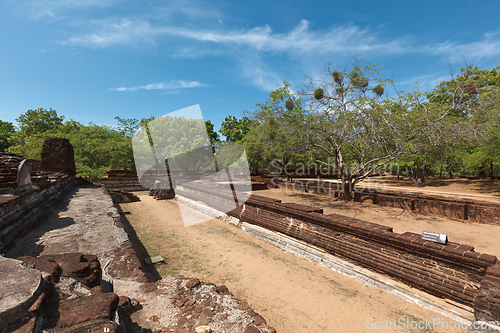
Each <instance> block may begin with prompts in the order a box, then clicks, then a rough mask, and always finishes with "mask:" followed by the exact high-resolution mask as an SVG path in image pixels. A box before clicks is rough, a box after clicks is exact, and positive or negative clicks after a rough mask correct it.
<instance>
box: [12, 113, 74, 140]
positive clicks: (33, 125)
mask: <svg viewBox="0 0 500 333" xmlns="http://www.w3.org/2000/svg"><path fill="white" fill-rule="evenodd" d="M63 120H64V116H58V115H57V112H56V110H52V108H51V109H50V110H48V111H47V110H45V109H43V108H38V109H35V110H31V109H30V110H28V111H26V112H25V113H23V114H21V115H20V116H19V117H18V118H16V121H17V123H18V124H19V128H20V130H21V133H22V135H23V137H30V136H32V135H35V134H38V133H43V132H45V131H48V130H50V129H55V128H57V126H59V125H61V124H62V123H63Z"/></svg>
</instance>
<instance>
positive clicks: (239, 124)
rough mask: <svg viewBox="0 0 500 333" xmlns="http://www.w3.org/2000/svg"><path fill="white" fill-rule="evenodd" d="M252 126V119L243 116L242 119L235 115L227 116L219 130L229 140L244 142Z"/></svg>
mask: <svg viewBox="0 0 500 333" xmlns="http://www.w3.org/2000/svg"><path fill="white" fill-rule="evenodd" d="M251 127H252V119H250V118H249V117H246V116H244V117H242V118H241V119H238V118H236V117H235V116H226V118H225V119H224V121H223V122H222V124H221V129H220V130H219V132H220V133H221V134H222V135H224V136H225V137H226V141H229V142H243V138H244V137H245V135H246V134H247V133H248V131H250V128H251Z"/></svg>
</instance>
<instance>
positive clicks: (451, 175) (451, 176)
mask: <svg viewBox="0 0 500 333" xmlns="http://www.w3.org/2000/svg"><path fill="white" fill-rule="evenodd" d="M448 171H449V173H450V178H453V174H452V173H451V168H450V167H448Z"/></svg>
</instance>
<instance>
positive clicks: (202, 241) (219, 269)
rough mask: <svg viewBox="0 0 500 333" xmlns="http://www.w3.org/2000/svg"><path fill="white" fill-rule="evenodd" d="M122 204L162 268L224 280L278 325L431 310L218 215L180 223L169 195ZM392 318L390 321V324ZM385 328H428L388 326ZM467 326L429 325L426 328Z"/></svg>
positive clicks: (340, 325) (345, 325)
mask: <svg viewBox="0 0 500 333" xmlns="http://www.w3.org/2000/svg"><path fill="white" fill-rule="evenodd" d="M138 195H139V196H140V198H141V200H142V201H141V202H136V203H128V204H121V207H122V209H123V210H124V211H128V212H129V214H126V216H127V218H128V219H129V221H130V223H131V224H132V226H133V227H134V228H135V230H136V232H137V234H138V236H139V238H140V240H141V242H142V243H143V244H144V246H145V247H146V249H147V251H148V253H144V255H145V256H154V255H161V256H163V257H164V258H165V259H166V261H167V264H164V265H162V266H158V271H159V272H160V274H161V275H162V276H170V275H177V274H181V275H185V276H196V277H199V278H200V279H202V280H204V281H205V282H212V283H216V284H225V285H227V286H228V287H229V289H230V291H231V292H233V293H234V294H235V296H236V297H239V298H242V299H245V300H247V301H248V302H249V303H250V305H251V306H252V307H253V308H254V309H255V311H257V312H258V313H260V314H261V315H262V316H263V317H264V318H266V319H267V321H268V324H269V325H271V326H273V327H275V328H276V329H277V330H278V332H281V333H283V332H372V331H379V330H373V329H368V328H369V327H368V326H367V321H368V323H374V322H375V321H380V322H383V321H391V320H392V321H395V320H398V319H399V318H403V321H406V319H409V320H414V321H415V320H416V321H418V320H425V319H427V320H429V321H432V320H433V318H439V319H440V320H446V321H448V322H451V320H450V319H448V318H444V317H442V316H440V315H439V314H437V313H434V312H432V311H429V310H426V309H423V308H421V307H419V306H417V305H415V304H412V303H409V302H406V301H404V300H402V299H400V298H399V297H396V296H393V295H391V294H388V293H386V292H383V291H380V290H379V289H376V288H373V287H370V286H367V285H364V284H361V283H359V282H357V281H355V280H354V279H352V278H350V277H347V276H344V275H341V274H339V273H336V272H333V271H331V270H329V269H327V268H324V267H322V266H319V265H316V264H313V263H311V262H309V261H306V260H303V259H299V258H297V257H295V256H294V255H292V254H289V253H287V252H284V251H282V250H280V249H279V248H276V247H274V246H272V245H270V244H267V243H265V242H263V241H260V240H258V239H256V238H253V237H251V236H249V235H247V234H246V233H244V232H243V231H242V230H240V229H238V228H236V227H235V226H233V225H230V224H227V223H225V222H223V221H220V220H218V219H212V220H209V221H206V222H204V223H201V224H198V225H195V226H191V227H187V228H186V227H184V225H183V223H182V221H181V218H180V212H179V208H178V206H177V203H176V201H175V200H172V201H167V200H165V201H156V200H154V199H152V197H149V196H148V195H147V194H146V193H141V192H139V193H138ZM393 325H394V324H393ZM382 331H383V332H426V330H418V329H416V330H400V329H390V330H382ZM451 331H453V332H466V331H467V330H466V329H463V330H457V329H455V330H442V329H441V328H440V327H439V329H436V330H432V331H431V332H451Z"/></svg>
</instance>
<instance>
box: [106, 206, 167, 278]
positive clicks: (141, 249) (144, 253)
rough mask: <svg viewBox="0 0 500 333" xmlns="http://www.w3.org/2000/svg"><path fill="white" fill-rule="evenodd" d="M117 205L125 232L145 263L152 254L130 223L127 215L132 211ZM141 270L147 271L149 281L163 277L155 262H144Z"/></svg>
mask: <svg viewBox="0 0 500 333" xmlns="http://www.w3.org/2000/svg"><path fill="white" fill-rule="evenodd" d="M115 207H116V209H117V210H118V213H120V217H121V222H122V224H123V229H125V232H126V233H127V234H128V238H129V239H130V242H131V243H132V247H133V248H134V251H135V253H137V256H138V257H139V260H140V261H141V263H142V264H144V259H146V258H150V257H151V254H150V253H149V252H148V250H147V249H146V247H145V246H144V244H143V243H142V242H141V240H140V239H139V236H137V232H136V231H135V229H134V227H132V225H131V224H130V221H129V220H128V218H127V215H129V214H130V212H127V211H123V210H122V209H121V207H120V206H119V205H115ZM156 265H162V264H161V263H159V264H156ZM141 270H143V271H144V270H145V271H144V273H146V276H147V277H148V280H149V281H157V280H160V279H161V278H162V277H161V275H160V273H159V272H158V270H157V269H156V266H155V264H151V265H145V264H144V265H142V266H141Z"/></svg>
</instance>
